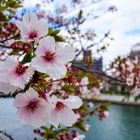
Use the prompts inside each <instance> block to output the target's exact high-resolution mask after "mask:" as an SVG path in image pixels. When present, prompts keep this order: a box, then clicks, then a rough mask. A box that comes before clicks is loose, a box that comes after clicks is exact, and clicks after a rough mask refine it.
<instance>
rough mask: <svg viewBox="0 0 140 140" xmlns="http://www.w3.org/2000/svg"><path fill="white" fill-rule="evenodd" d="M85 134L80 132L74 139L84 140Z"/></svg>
mask: <svg viewBox="0 0 140 140" xmlns="http://www.w3.org/2000/svg"><path fill="white" fill-rule="evenodd" d="M84 138H85V135H80V134H78V135H77V136H76V137H75V138H74V139H73V140H84Z"/></svg>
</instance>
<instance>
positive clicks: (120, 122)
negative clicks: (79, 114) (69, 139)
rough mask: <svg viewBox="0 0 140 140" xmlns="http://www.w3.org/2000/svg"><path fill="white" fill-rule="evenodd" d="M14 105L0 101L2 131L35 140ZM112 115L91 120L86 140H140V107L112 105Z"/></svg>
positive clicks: (7, 101) (17, 137) (8, 100)
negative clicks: (102, 118)
mask: <svg viewBox="0 0 140 140" xmlns="http://www.w3.org/2000/svg"><path fill="white" fill-rule="evenodd" d="M12 103H13V99H0V129H3V130H6V132H7V133H8V134H10V135H12V136H13V137H14V139H15V140H33V137H34V136H35V135H31V133H32V130H33V128H32V127H31V126H29V125H25V124H21V122H20V121H19V120H18V118H17V117H16V110H15V108H14V107H13V105H12ZM110 113H111V115H110V116H109V117H108V118H106V119H105V120H104V121H99V120H98V119H97V118H96V117H94V118H92V117H91V118H90V119H89V122H88V123H89V124H90V125H91V127H90V130H89V132H88V133H87V134H85V135H86V139H85V140H140V107H133V106H120V105H111V107H110Z"/></svg>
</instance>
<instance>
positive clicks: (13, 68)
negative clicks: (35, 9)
mask: <svg viewBox="0 0 140 140" xmlns="http://www.w3.org/2000/svg"><path fill="white" fill-rule="evenodd" d="M0 2H1V7H2V8H0V10H1V9H2V11H0V14H1V15H2V20H1V21H0V22H1V30H0V46H1V50H0V59H1V61H0V92H2V94H3V95H10V96H13V97H14V98H15V99H14V103H13V105H14V107H15V108H16V109H17V115H18V117H19V118H20V120H21V121H22V122H24V123H27V124H30V125H33V126H34V127H35V130H34V133H36V134H38V135H40V136H41V137H42V138H44V139H48V140H49V139H56V140H57V139H60V140H67V139H69V140H81V139H84V137H85V136H84V135H81V134H79V132H78V131H77V129H80V130H81V131H88V129H89V125H88V124H87V120H86V116H88V115H90V116H93V115H94V114H98V116H99V119H101V120H102V119H103V118H105V117H107V116H108V115H109V114H108V105H107V104H101V105H98V106H96V107H95V106H93V104H92V103H88V102H85V101H84V100H82V98H83V97H88V96H90V90H91V89H92V90H93V92H94V93H95V94H99V90H100V86H101V85H100V82H101V80H99V79H98V77H96V75H93V74H91V73H90V72H88V73H86V74H85V73H84V72H81V70H79V68H77V67H73V66H74V61H75V59H76V58H77V57H78V56H79V55H80V54H81V52H82V51H83V50H85V49H87V48H88V49H89V48H91V47H93V46H95V45H97V44H100V43H101V42H102V41H103V40H104V39H105V38H106V37H108V35H109V32H107V33H106V34H105V35H104V37H103V38H102V39H100V40H99V42H96V43H95V44H91V42H92V41H94V39H93V37H94V36H95V34H94V33H93V32H86V33H82V32H81V31H80V29H79V26H80V24H81V23H82V22H84V20H83V16H82V11H80V12H79V15H78V17H77V18H73V20H72V22H69V23H68V24H66V26H65V27H66V31H67V33H66V36H65V38H66V39H64V38H63V37H62V35H63V34H65V33H64V30H63V29H62V28H60V30H62V33H61V35H60V34H59V32H60V30H58V29H57V30H55V29H54V28H52V27H50V26H49V25H50V23H49V24H48V22H47V20H46V18H48V19H50V18H51V17H49V16H45V17H44V16H41V15H39V13H30V12H27V11H26V12H25V13H24V14H23V16H22V17H21V18H19V17H18V16H15V13H14V12H15V9H16V8H18V7H20V6H21V5H20V1H15V0H12V1H5V0H2V1H0ZM74 2H75V1H74ZM76 2H78V3H79V2H80V1H76ZM9 9H11V10H9ZM4 10H6V11H7V12H8V14H7V13H6V14H5V13H4V12H3V11H4ZM11 19H12V20H14V22H13V21H12V20H11ZM62 25H63V24H62ZM72 25H73V26H72ZM63 27H64V26H63ZM77 38H78V40H77ZM83 40H84V41H83ZM89 40H90V41H89ZM82 41H83V42H82ZM85 41H88V43H87V44H86V45H85V48H83V43H85ZM74 43H76V44H77V43H80V44H81V46H80V48H77V49H75V45H74ZM101 48H102V47H101ZM101 48H99V49H98V50H100V49H101ZM103 48H104V47H103ZM93 79H94V80H93ZM93 87H94V89H93ZM9 138H10V137H9ZM35 140H36V138H35Z"/></svg>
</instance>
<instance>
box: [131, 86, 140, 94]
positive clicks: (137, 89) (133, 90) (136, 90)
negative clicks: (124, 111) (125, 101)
mask: <svg viewBox="0 0 140 140" xmlns="http://www.w3.org/2000/svg"><path fill="white" fill-rule="evenodd" d="M130 92H131V95H132V96H134V97H137V96H138V95H140V88H139V87H137V86H135V87H134V88H133V89H132V90H131V91H130Z"/></svg>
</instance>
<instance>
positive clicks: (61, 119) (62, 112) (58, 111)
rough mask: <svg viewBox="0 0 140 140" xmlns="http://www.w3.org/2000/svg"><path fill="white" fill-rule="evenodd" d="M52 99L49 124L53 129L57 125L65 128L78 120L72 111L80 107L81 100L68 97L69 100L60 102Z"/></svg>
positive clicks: (77, 116)
mask: <svg viewBox="0 0 140 140" xmlns="http://www.w3.org/2000/svg"><path fill="white" fill-rule="evenodd" d="M52 98H53V104H54V108H53V110H52V112H51V116H50V123H51V124H52V125H54V126H55V127H58V125H59V124H63V125H65V126H69V127H70V126H72V125H73V124H74V123H75V122H76V120H77V119H78V118H79V115H78V114H75V113H74V111H73V110H72V109H78V108H79V107H80V106H81V105H82V100H81V99H80V98H79V97H78V96H69V98H67V99H65V100H62V99H57V98H56V97H55V96H53V97H52Z"/></svg>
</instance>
